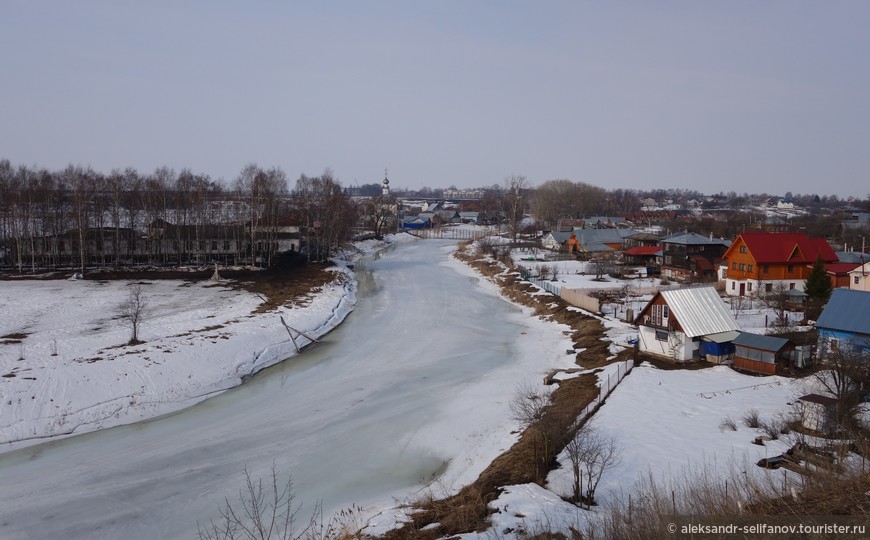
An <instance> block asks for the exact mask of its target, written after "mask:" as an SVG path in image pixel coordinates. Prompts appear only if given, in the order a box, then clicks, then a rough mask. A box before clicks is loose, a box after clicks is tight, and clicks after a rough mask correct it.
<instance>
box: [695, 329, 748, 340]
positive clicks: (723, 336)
mask: <svg viewBox="0 0 870 540" xmlns="http://www.w3.org/2000/svg"><path fill="white" fill-rule="evenodd" d="M739 335H740V331H739V330H729V331H727V332H719V333H718V334H709V335H706V336H704V338H703V339H704V341H712V342H713V343H730V342H732V341H734V340H735V339H737V336H739Z"/></svg>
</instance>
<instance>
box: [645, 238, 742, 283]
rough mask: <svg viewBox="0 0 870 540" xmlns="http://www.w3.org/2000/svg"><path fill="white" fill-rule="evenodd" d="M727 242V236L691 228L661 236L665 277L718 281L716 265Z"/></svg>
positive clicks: (726, 246) (662, 264)
mask: <svg viewBox="0 0 870 540" xmlns="http://www.w3.org/2000/svg"><path fill="white" fill-rule="evenodd" d="M728 246H729V242H728V241H727V240H722V239H720V238H713V237H712V236H710V237H707V236H704V235H702V234H697V233H691V232H684V233H678V234H673V235H671V236H667V237H665V238H662V240H661V247H662V263H661V273H662V277H665V278H669V279H677V280H683V279H699V280H714V281H715V279H716V267H718V265H719V262H720V260H721V257H722V255H723V254H724V253H725V251H726V250H727V249H728Z"/></svg>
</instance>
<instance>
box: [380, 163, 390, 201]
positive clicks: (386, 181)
mask: <svg viewBox="0 0 870 540" xmlns="http://www.w3.org/2000/svg"><path fill="white" fill-rule="evenodd" d="M382 185H383V188H382V189H381V193H383V194H384V196H387V195H389V194H390V180H389V179H388V178H387V169H384V183H383V184H382Z"/></svg>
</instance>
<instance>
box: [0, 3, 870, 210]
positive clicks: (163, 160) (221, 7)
mask: <svg viewBox="0 0 870 540" xmlns="http://www.w3.org/2000/svg"><path fill="white" fill-rule="evenodd" d="M868 28H870V2H866V1H854V2H849V1H840V0H837V1H830V2H821V1H817V2H803V1H782V2H758V1H746V2H742V1H727V2H725V1H723V2H697V1H685V2H672V1H655V2H653V1H637V2H580V1H573V2H567V1H566V2H561V1H527V2H518V1H498V2H496V1H440V0H439V1H435V0H432V1H427V2H422V1H418V2H414V1H333V2H314V1H312V2H300V1H294V2H279V1H274V2H264V1H261V2H228V1H217V0H212V1H202V2H194V1H188V2H180V1H178V2H176V1H120V0H115V1H102V2H100V1H89V0H80V1H75V2H70V1H53V2H49V1H34V0H23V1H18V0H0V126H2V127H0V158H7V159H9V160H11V161H12V162H13V163H15V164H34V165H39V166H44V167H49V168H52V169H54V168H62V167H64V166H66V165H67V164H69V163H74V164H82V165H90V166H92V167H94V168H95V169H97V170H99V171H102V172H109V171H110V170H111V169H112V168H115V167H126V166H132V167H135V168H136V169H138V170H139V171H140V172H151V171H152V170H153V169H154V168H156V167H158V166H162V165H166V166H169V167H172V168H175V169H181V168H184V167H187V168H190V169H192V170H193V171H195V172H201V173H207V174H209V175H211V176H212V177H214V178H224V179H227V180H231V179H233V178H234V177H235V176H236V175H237V174H238V173H239V171H240V170H241V169H242V167H243V166H244V165H246V164H248V163H252V162H253V163H257V164H259V165H262V166H265V167H271V166H280V167H281V168H283V169H284V170H285V171H286V172H287V175H288V176H289V177H290V179H291V181H292V180H295V178H297V177H298V176H299V174H300V173H306V174H309V175H316V174H319V173H320V172H322V171H323V169H324V168H326V167H330V168H332V169H333V171H334V172H335V174H336V175H337V176H338V178H339V179H340V180H341V181H342V183H344V184H345V185H353V183H354V182H355V181H356V182H358V183H360V184H362V183H371V182H379V181H380V180H381V179H382V178H383V172H384V168H385V167H388V168H389V170H390V179H391V181H392V184H393V185H394V186H398V187H408V188H419V187H422V186H430V187H447V186H449V185H456V186H457V187H460V188H463V187H477V186H488V185H492V184H501V183H502V182H503V180H504V178H505V177H506V176H508V175H510V174H522V175H525V176H526V177H527V178H528V179H529V181H530V183H531V184H533V185H537V184H540V183H541V182H543V181H546V180H550V179H556V178H567V179H570V180H574V181H584V182H588V183H591V184H595V185H598V186H601V187H605V188H608V189H613V188H635V189H638V188H640V189H645V188H692V189H698V190H700V191H702V192H706V193H714V192H719V191H726V192H727V191H732V190H733V191H737V192H738V193H742V192H750V193H753V192H754V193H758V192H762V191H766V192H768V193H771V194H780V195H781V194H784V193H785V192H787V191H791V192H793V193H820V194H837V195H840V196H849V195H854V196H858V197H861V198H864V197H866V196H867V195H868V194H870V181H868V179H870V148H868V144H870V31H868Z"/></svg>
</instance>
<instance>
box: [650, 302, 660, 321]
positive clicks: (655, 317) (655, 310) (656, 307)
mask: <svg viewBox="0 0 870 540" xmlns="http://www.w3.org/2000/svg"><path fill="white" fill-rule="evenodd" d="M651 322H652V324H653V325H654V326H661V325H662V306H661V304H653V307H652V321H651Z"/></svg>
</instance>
